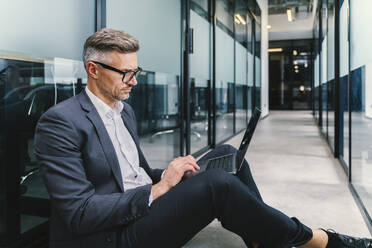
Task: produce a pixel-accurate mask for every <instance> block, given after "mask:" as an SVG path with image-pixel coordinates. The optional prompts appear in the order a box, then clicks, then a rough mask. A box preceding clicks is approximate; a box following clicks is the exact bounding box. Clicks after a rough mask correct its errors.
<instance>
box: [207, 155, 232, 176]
mask: <svg viewBox="0 0 372 248" xmlns="http://www.w3.org/2000/svg"><path fill="white" fill-rule="evenodd" d="M233 158H234V156H233V155H228V156H224V157H220V158H216V159H211V160H210V161H209V163H208V165H207V170H209V169H223V170H225V171H227V172H231V171H233Z"/></svg>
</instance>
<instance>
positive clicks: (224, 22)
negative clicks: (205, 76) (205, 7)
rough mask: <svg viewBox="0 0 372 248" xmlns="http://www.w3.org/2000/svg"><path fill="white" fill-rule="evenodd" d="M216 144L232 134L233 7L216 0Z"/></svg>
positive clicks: (227, 1) (230, 2)
mask: <svg viewBox="0 0 372 248" xmlns="http://www.w3.org/2000/svg"><path fill="white" fill-rule="evenodd" d="M216 18H217V23H216V143H219V142H221V141H223V140H225V139H226V138H228V137H230V136H232V135H233V133H234V119H233V118H234V81H235V80H234V43H235V41H234V5H233V2H232V1H230V0H216Z"/></svg>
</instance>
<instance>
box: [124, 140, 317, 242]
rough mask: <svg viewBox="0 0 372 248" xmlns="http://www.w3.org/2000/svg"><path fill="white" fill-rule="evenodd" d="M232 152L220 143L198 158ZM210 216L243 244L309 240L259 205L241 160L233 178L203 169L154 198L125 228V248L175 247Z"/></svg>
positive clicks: (296, 225)
mask: <svg viewBox="0 0 372 248" xmlns="http://www.w3.org/2000/svg"><path fill="white" fill-rule="evenodd" d="M235 151H236V149H235V148H234V147H232V146H229V145H222V146H219V147H217V148H216V149H214V150H213V151H211V152H209V153H208V154H206V155H205V156H204V157H203V158H201V160H204V159H208V158H212V157H217V156H221V155H224V154H229V153H232V152H235ZM199 161H200V160H199ZM215 218H217V219H218V220H219V221H220V222H221V224H222V226H223V227H224V228H226V229H228V230H230V231H232V232H234V233H236V234H238V235H239V236H240V237H242V238H243V240H244V242H245V243H246V244H247V246H248V244H250V243H251V242H252V241H254V242H256V243H259V244H260V246H261V247H265V248H271V247H293V246H298V245H302V244H304V243H306V242H307V241H309V240H310V239H311V238H312V231H311V229H309V228H308V227H306V226H305V225H303V224H302V223H300V222H299V221H298V220H297V219H296V218H289V217H288V216H286V215H284V214H283V213H281V212H280V211H278V210H276V209H274V208H272V207H270V206H268V205H266V204H265V203H264V202H263V200H262V197H261V195H260V193H259V191H258V189H257V186H256V184H255V182H254V180H253V177H252V174H251V171H250V168H249V165H248V163H247V162H246V161H244V165H243V168H242V169H241V170H240V171H239V173H238V174H237V175H232V174H229V173H226V172H224V171H222V170H220V169H213V170H208V171H205V172H202V173H199V174H197V175H195V176H193V177H191V178H190V179H187V180H184V181H182V182H181V183H179V184H178V185H177V186H175V187H174V188H172V189H171V190H170V191H169V192H167V193H166V194H164V195H163V196H161V197H159V198H158V199H157V200H155V201H154V202H153V203H152V204H151V210H150V213H149V215H147V216H145V217H143V218H141V219H139V220H137V221H135V222H134V223H133V224H131V225H129V226H128V227H127V228H126V229H125V236H126V240H125V243H126V244H125V245H126V246H125V247H141V248H142V247H143V248H147V247H162V248H164V247H169V248H176V247H181V246H183V245H184V244H185V243H187V241H189V240H190V239H191V238H192V237H193V236H194V235H195V234H197V233H198V232H199V231H200V230H201V229H203V228H204V227H205V226H207V225H208V224H209V223H210V222H211V221H213V220H214V219H215Z"/></svg>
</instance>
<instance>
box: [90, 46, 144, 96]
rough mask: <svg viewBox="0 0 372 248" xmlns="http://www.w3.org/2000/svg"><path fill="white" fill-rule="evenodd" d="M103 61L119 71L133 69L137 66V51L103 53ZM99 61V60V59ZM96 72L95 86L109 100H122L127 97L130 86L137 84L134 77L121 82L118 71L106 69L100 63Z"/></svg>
mask: <svg viewBox="0 0 372 248" xmlns="http://www.w3.org/2000/svg"><path fill="white" fill-rule="evenodd" d="M105 55H106V56H105V61H102V63H105V64H107V65H109V66H111V67H114V68H116V69H119V70H121V71H133V70H136V69H137V68H138V63H137V53H127V54H124V53H119V52H116V51H113V52H107V53H106V54H105ZM100 62H101V61H100ZM97 66H98V70H99V73H98V74H97V76H98V78H97V88H98V90H99V91H100V93H101V94H103V95H104V96H105V97H107V98H108V99H110V101H123V100H126V99H128V97H129V93H130V91H131V89H132V86H135V85H137V79H136V77H133V78H132V79H131V80H130V81H128V82H125V83H123V75H122V74H120V73H119V72H115V71H112V70H108V69H105V68H103V67H102V66H100V65H97Z"/></svg>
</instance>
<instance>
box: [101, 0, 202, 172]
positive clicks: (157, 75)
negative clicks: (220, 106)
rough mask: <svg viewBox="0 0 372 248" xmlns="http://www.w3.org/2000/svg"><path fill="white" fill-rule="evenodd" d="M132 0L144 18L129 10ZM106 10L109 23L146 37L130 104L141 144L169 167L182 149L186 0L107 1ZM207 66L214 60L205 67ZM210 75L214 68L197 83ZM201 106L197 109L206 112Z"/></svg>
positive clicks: (154, 162)
mask: <svg viewBox="0 0 372 248" xmlns="http://www.w3.org/2000/svg"><path fill="white" fill-rule="evenodd" d="M128 5H130V6H131V8H132V9H137V10H140V13H141V15H142V16H146V18H138V14H139V12H138V11H125V12H123V10H125V9H128ZM154 10H156V11H154ZM106 11H107V14H106V25H107V27H109V28H115V29H120V30H125V31H126V32H128V33H129V34H131V35H133V36H135V37H136V38H137V39H138V40H139V42H140V47H141V48H140V50H139V51H138V63H139V66H141V67H142V68H143V69H144V70H145V72H143V73H142V74H141V75H140V77H139V78H138V85H137V86H136V87H134V89H133V91H132V95H131V97H130V99H128V103H130V104H131V106H132V107H133V109H134V112H135V113H136V117H137V122H138V132H139V135H140V138H141V147H142V149H143V152H144V154H145V156H146V157H147V158H149V159H148V160H149V161H148V162H149V164H150V165H151V166H152V167H154V168H163V169H164V168H167V167H168V163H169V162H170V161H171V160H173V158H174V157H177V156H179V155H180V154H181V151H180V135H181V134H180V130H181V123H182V119H181V118H182V116H181V113H180V111H179V107H180V106H181V104H180V103H181V98H180V97H181V96H180V91H181V83H180V76H181V61H182V53H181V51H182V50H181V38H182V37H181V25H180V23H181V12H180V11H181V1H174V0H162V1H156V2H155V1H145V0H130V1H125V2H124V1H106ZM193 19H195V18H193ZM148 20H152V21H150V22H149V21H148ZM143 27H146V28H143ZM200 28H203V26H201V27H200ZM197 31H199V30H197ZM198 34H199V33H198ZM206 35H208V33H206ZM154 37H157V38H156V39H154ZM199 37H200V36H199ZM200 38H201V39H203V37H200ZM207 41H208V40H207ZM197 44H198V43H197ZM198 45H199V44H198ZM201 45H203V44H201ZM198 48H199V47H198ZM206 53H207V54H208V51H206ZM203 55H204V54H203ZM203 55H201V56H203ZM205 67H206V68H208V65H204V67H203V68H202V69H201V70H203V69H204V68H205ZM203 73H204V71H203ZM194 75H195V74H194ZM208 77H209V74H208V72H207V73H204V74H202V75H201V76H199V77H197V80H194V82H195V81H197V86H196V87H198V86H199V85H200V86H202V87H204V85H205V84H206V82H205V80H208ZM203 80H204V81H203ZM195 84H196V83H195ZM195 84H194V85H195ZM144 96H146V97H144ZM195 108H197V107H195ZM195 108H194V109H193V111H195ZM201 108H202V107H201ZM201 108H200V111H199V112H198V113H197V114H200V115H203V114H202V109H201ZM204 108H205V107H204ZM154 144H156V145H154Z"/></svg>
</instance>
